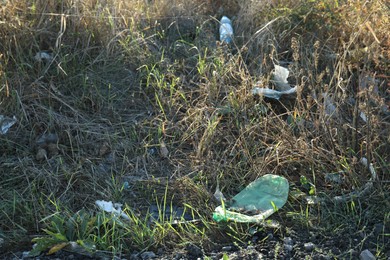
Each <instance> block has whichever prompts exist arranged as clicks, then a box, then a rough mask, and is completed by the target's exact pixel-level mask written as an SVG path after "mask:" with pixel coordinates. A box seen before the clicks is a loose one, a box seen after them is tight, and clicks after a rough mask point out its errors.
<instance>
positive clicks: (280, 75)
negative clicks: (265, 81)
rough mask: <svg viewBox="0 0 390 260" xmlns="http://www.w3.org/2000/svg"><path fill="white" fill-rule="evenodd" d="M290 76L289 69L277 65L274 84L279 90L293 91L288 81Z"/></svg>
mask: <svg viewBox="0 0 390 260" xmlns="http://www.w3.org/2000/svg"><path fill="white" fill-rule="evenodd" d="M289 74H290V71H289V70H288V69H287V68H285V67H282V66H279V65H275V71H274V73H273V80H272V82H273V83H274V84H275V86H276V89H277V90H279V91H288V90H290V89H291V87H290V84H288V81H287V78H288V75H289Z"/></svg>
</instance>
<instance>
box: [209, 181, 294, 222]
mask: <svg viewBox="0 0 390 260" xmlns="http://www.w3.org/2000/svg"><path fill="white" fill-rule="evenodd" d="M288 193H289V183H288V181H287V180H286V178H284V177H282V176H278V175H273V174H266V175H264V176H262V177H260V178H259V179H257V180H255V181H253V182H251V183H250V184H249V185H248V186H247V187H246V188H245V189H243V190H242V191H241V192H240V193H238V194H237V195H236V196H234V197H233V198H232V199H231V200H230V203H228V202H227V203H226V204H225V203H224V204H222V205H221V206H218V207H217V208H216V209H215V210H214V214H213V219H214V220H215V221H217V222H220V221H235V222H241V223H263V221H264V220H265V219H266V218H268V217H269V216H271V215H272V214H273V213H274V212H276V211H277V210H278V209H280V208H282V207H283V206H284V204H285V203H286V201H287V197H288Z"/></svg>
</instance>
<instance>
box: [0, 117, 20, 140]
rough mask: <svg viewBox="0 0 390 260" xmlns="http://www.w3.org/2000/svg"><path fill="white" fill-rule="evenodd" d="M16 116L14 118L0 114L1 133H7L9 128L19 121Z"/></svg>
mask: <svg viewBox="0 0 390 260" xmlns="http://www.w3.org/2000/svg"><path fill="white" fill-rule="evenodd" d="M17 121H18V120H17V119H16V117H15V116H13V117H12V118H10V117H7V116H3V115H0V134H2V135H5V134H6V133H7V132H8V130H9V129H10V128H11V127H12V126H13V125H14V124H15V123H16V122H17Z"/></svg>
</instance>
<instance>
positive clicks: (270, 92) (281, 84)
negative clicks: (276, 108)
mask: <svg viewBox="0 0 390 260" xmlns="http://www.w3.org/2000/svg"><path fill="white" fill-rule="evenodd" d="M289 73H290V72H289V70H288V69H287V68H284V67H282V66H279V65H275V71H274V73H273V80H272V82H273V83H274V84H275V89H270V88H259V87H255V88H254V89H253V90H252V94H253V95H263V96H265V97H267V98H273V99H277V100H279V99H280V97H281V96H282V95H288V94H293V93H295V92H297V87H296V86H295V87H293V88H292V87H291V86H290V84H289V83H288V81H287V78H288V75H289Z"/></svg>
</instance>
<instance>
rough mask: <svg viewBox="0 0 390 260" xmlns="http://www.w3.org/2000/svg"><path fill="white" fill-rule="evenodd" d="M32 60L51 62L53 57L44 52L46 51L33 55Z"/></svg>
mask: <svg viewBox="0 0 390 260" xmlns="http://www.w3.org/2000/svg"><path fill="white" fill-rule="evenodd" d="M34 59H35V60H36V61H38V62H42V61H52V60H53V55H52V54H50V53H48V52H46V51H39V52H37V54H35V56H34Z"/></svg>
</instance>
